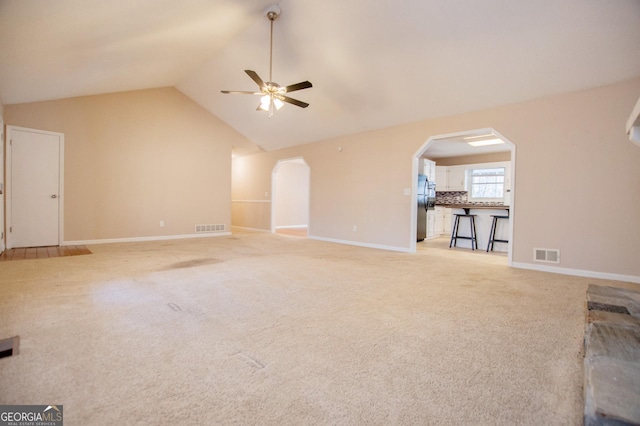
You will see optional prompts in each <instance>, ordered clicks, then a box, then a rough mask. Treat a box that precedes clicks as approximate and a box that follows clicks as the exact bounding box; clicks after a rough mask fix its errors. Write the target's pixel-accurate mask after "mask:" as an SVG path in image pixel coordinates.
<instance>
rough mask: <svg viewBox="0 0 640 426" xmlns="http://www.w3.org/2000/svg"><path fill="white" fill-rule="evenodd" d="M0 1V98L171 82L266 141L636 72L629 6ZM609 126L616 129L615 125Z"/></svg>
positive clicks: (507, 0)
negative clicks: (283, 91) (289, 100)
mask: <svg viewBox="0 0 640 426" xmlns="http://www.w3.org/2000/svg"><path fill="white" fill-rule="evenodd" d="M273 3H274V1H272V0H243V1H237V0H180V1H173V0H135V1H131V0H113V1H104V0H55V1H52V0H0V99H2V101H3V103H4V104H12V103H22V102H33V101H42V100H50V99H60V98H68V97H74V96H82V95H92V94H101V93H109V92H117V91H125V90H134V89H144V88H152V87H165V86H175V87H177V88H178V89H179V90H180V91H182V92H183V93H184V94H185V95H187V96H189V97H190V98H192V99H193V100H194V101H196V102H197V103H199V104H200V105H201V106H203V107H204V108H206V109H207V110H209V111H210V112H211V113H212V114H214V115H216V116H217V117H219V118H220V119H222V120H223V121H225V122H226V123H228V124H229V125H230V126H232V127H233V128H235V129H236V130H237V131H239V132H240V133H242V134H244V135H245V136H246V137H247V138H249V139H250V140H251V141H253V142H254V143H255V144H256V145H257V146H259V147H260V148H261V149H264V150H274V149H278V148H283V147H287V146H292V145H296V144H302V143H308V142H312V141H317V140H322V139H325V138H329V137H335V136H341V135H346V134H352V133H357V132H361V131H365V130H372V129H377V128H383V127H388V126H393V125H398V124H402V123H407V122H413V121H418V120H423V119H427V118H434V117H441V116H447V115H451V114H456V113H462V112H467V111H473V110H479V109H483V108H488V107H493V106H499V105H504V104H509V103H514V102H520V101H525V100H529V99H534V98H539V97H543V96H547V95H551V94H556V93H562V92H569V91H574V90H580V89H585V88H590V87H595V86H600V85H605V84H609V83H613V82H617V81H622V80H626V79H630V78H634V77H637V76H640V54H639V53H638V52H639V51H640V50H639V49H640V47H639V46H640V1H638V0H616V1H602V0H532V1H527V2H522V1H513V0H484V1H470V0H466V1H463V0H449V1H442V0H404V1H391V0H349V1H345V0H323V1H309V0H282V1H280V2H279V5H280V7H281V9H282V14H281V16H280V18H279V19H278V20H277V21H276V22H275V26H274V52H273V61H274V63H273V79H274V81H275V82H277V83H279V84H280V85H287V84H292V83H297V82H299V81H303V80H310V81H311V82H312V83H313V88H311V89H307V90H303V91H299V92H295V96H294V94H292V95H291V96H293V97H295V98H298V99H300V100H302V101H305V102H308V103H310V104H311V105H310V107H309V108H306V109H302V108H297V107H295V106H292V105H285V106H284V107H283V108H282V109H281V110H280V111H278V112H277V113H276V114H275V115H274V116H273V117H272V118H271V119H269V118H267V114H266V113H263V112H257V111H256V106H257V105H258V101H259V98H258V97H254V96H242V95H237V96H236V95H224V94H221V93H220V90H223V89H230V90H255V89H256V88H257V86H256V85H255V83H254V82H253V81H252V80H251V79H250V78H249V77H248V76H247V75H246V74H245V73H244V72H243V70H245V69H251V70H254V71H256V72H258V74H260V75H261V76H262V77H263V78H265V79H267V77H268V75H269V21H268V20H267V18H266V17H265V16H264V10H265V9H266V8H267V7H268V6H270V5H271V4H273ZM623 124H624V123H622V124H621V125H623Z"/></svg>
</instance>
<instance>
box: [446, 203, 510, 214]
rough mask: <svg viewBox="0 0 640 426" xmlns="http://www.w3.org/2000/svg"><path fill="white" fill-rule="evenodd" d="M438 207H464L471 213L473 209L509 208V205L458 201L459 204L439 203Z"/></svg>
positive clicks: (467, 212)
mask: <svg viewBox="0 0 640 426" xmlns="http://www.w3.org/2000/svg"><path fill="white" fill-rule="evenodd" d="M436 207H444V208H447V209H463V210H464V211H465V213H466V214H469V210H471V209H485V210H509V206H505V205H504V204H489V203H483V204H473V203H458V204H437V203H436Z"/></svg>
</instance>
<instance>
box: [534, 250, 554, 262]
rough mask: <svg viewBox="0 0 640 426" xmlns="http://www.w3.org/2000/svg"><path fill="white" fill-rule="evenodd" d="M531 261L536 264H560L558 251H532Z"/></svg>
mask: <svg viewBox="0 0 640 426" xmlns="http://www.w3.org/2000/svg"><path fill="white" fill-rule="evenodd" d="M533 260H535V261H536V262H548V263H560V250H557V249H540V248H537V249H533Z"/></svg>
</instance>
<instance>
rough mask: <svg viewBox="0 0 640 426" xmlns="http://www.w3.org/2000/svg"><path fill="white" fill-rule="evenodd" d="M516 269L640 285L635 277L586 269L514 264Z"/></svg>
mask: <svg viewBox="0 0 640 426" xmlns="http://www.w3.org/2000/svg"><path fill="white" fill-rule="evenodd" d="M511 266H513V267H514V268H521V269H531V270H533V271H542V272H553V273H556V274H563V275H575V276H577V277H587V278H599V279H603V280H613V281H625V282H630V283H636V284H640V277H638V276H634V275H622V274H612V273H608V272H596V271H587V270H584V269H571V268H561V267H558V266H548V265H534V264H531V263H523V262H513V263H512V264H511Z"/></svg>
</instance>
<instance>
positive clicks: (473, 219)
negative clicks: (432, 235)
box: [449, 213, 478, 250]
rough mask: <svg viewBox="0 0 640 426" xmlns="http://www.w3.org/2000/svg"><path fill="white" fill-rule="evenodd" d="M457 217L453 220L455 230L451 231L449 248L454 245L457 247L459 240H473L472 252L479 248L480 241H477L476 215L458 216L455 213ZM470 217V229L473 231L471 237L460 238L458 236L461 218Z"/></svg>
mask: <svg viewBox="0 0 640 426" xmlns="http://www.w3.org/2000/svg"><path fill="white" fill-rule="evenodd" d="M454 216H455V217H456V218H455V219H454V220H453V229H452V230H451V241H449V248H451V246H452V245H453V247H456V244H457V243H458V239H462V240H471V250H475V249H477V248H478V241H477V240H476V235H477V233H476V215H475V214H461V213H460V214H458V213H454ZM461 217H468V218H469V228H470V229H471V236H460V235H458V227H459V226H460V218H461Z"/></svg>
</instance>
